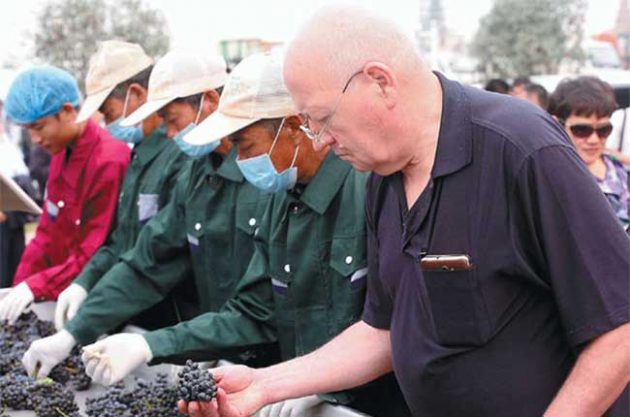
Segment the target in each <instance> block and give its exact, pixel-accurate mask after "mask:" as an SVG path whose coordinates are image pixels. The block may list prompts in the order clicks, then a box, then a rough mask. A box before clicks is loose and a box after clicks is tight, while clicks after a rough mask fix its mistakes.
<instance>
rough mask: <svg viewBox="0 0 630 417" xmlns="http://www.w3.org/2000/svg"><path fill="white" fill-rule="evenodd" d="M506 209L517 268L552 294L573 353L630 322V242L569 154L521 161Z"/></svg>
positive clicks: (559, 150)
mask: <svg viewBox="0 0 630 417" xmlns="http://www.w3.org/2000/svg"><path fill="white" fill-rule="evenodd" d="M510 211H511V213H512V214H511V216H510V217H511V223H512V224H511V230H512V236H513V237H512V241H513V244H514V246H515V250H516V253H517V256H518V259H519V267H520V268H521V269H522V270H524V271H526V273H527V274H529V275H530V276H531V275H534V276H536V277H537V278H538V279H539V282H540V284H541V285H542V286H543V287H547V288H550V290H551V291H552V292H553V296H554V299H555V300H556V304H557V307H558V310H559V313H560V316H561V320H562V323H563V326H564V328H565V331H566V334H567V337H568V339H569V340H570V342H571V343H572V344H573V345H574V346H575V347H579V346H580V345H582V344H584V343H587V342H589V341H590V340H592V339H594V338H596V337H598V336H599V335H601V334H603V333H606V332H608V331H610V330H613V329H614V328H616V327H618V326H620V325H622V324H624V323H626V322H628V319H629V317H628V316H629V314H630V308H629V303H628V298H629V295H630V239H628V236H627V235H626V233H625V232H624V230H623V228H622V227H621V225H620V223H619V222H618V221H617V218H616V217H615V214H614V213H613V211H612V209H611V207H610V206H609V204H608V202H607V201H606V199H605V197H604V195H603V194H602V193H601V191H600V189H599V188H598V186H597V184H596V182H595V180H594V178H593V176H592V175H591V174H590V172H589V171H588V170H587V168H586V167H585V165H584V164H583V163H582V161H581V159H580V158H579V156H578V155H577V153H576V152H575V151H574V150H573V149H571V148H570V147H568V146H549V147H545V148H542V149H539V150H537V151H536V152H534V153H532V154H531V155H529V156H528V157H527V158H525V160H524V162H523V163H522V165H521V167H520V168H519V170H518V172H517V176H516V179H515V187H514V195H513V198H512V199H511V206H510Z"/></svg>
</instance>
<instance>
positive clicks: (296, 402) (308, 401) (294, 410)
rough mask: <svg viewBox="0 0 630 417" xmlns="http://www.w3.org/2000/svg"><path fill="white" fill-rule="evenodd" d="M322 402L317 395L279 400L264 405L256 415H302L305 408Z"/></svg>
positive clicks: (308, 408) (297, 416)
mask: <svg viewBox="0 0 630 417" xmlns="http://www.w3.org/2000/svg"><path fill="white" fill-rule="evenodd" d="M323 402H324V401H323V400H322V399H321V398H319V397H318V396H317V395H309V396H308V397H302V398H295V399H292V400H285V401H280V402H277V403H274V404H269V405H266V406H264V407H263V408H262V410H260V411H259V412H258V417H302V416H304V415H305V413H306V411H307V410H310V409H311V408H313V407H315V406H316V405H319V404H321V403H323Z"/></svg>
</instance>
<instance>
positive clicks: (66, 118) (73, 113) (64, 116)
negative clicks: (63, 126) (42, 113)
mask: <svg viewBox="0 0 630 417" xmlns="http://www.w3.org/2000/svg"><path fill="white" fill-rule="evenodd" d="M58 114H59V120H60V121H61V122H64V123H67V122H74V120H75V119H76V118H77V114H78V111H77V109H76V108H75V107H74V106H73V105H72V104H70V103H64V104H63V106H61V109H60V110H59V113H58Z"/></svg>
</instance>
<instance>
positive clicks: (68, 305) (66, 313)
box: [55, 284, 88, 331]
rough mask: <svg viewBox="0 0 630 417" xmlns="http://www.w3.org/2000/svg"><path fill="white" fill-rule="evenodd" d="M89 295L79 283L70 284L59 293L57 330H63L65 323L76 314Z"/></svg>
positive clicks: (56, 309) (56, 319) (56, 313)
mask: <svg viewBox="0 0 630 417" xmlns="http://www.w3.org/2000/svg"><path fill="white" fill-rule="evenodd" d="M87 295H88V294H87V291H85V289H84V288H83V287H82V286H80V285H79V284H70V286H69V287H68V288H66V289H65V290H63V291H62V292H61V294H59V298H57V308H55V328H56V329H57V331H61V329H63V326H64V324H66V322H68V321H70V320H72V319H73V318H74V316H76V314H77V311H79V307H81V304H83V301H85V299H86V298H87Z"/></svg>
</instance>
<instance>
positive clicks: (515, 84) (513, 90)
mask: <svg viewBox="0 0 630 417" xmlns="http://www.w3.org/2000/svg"><path fill="white" fill-rule="evenodd" d="M527 84H531V80H530V79H529V77H525V76H520V77H516V78H515V79H514V81H512V86H511V87H510V95H511V96H513V97H519V98H527V91H526V90H525V87H526V86H527Z"/></svg>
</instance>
